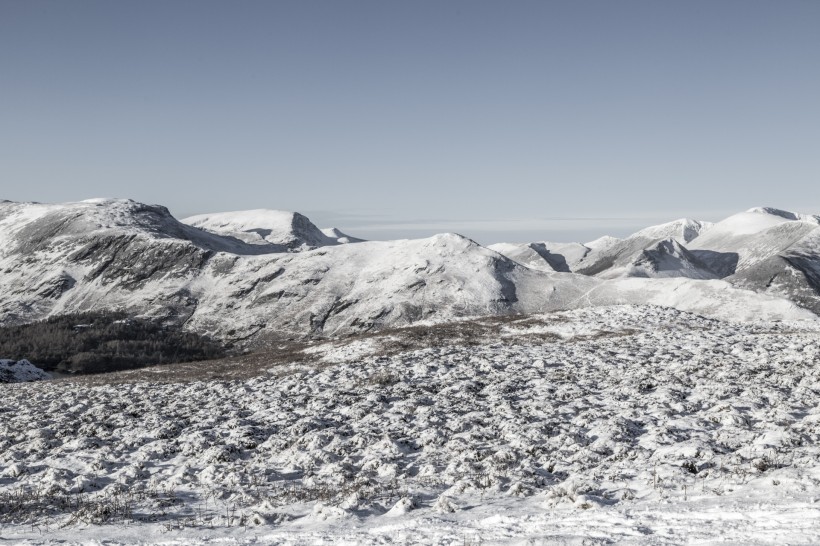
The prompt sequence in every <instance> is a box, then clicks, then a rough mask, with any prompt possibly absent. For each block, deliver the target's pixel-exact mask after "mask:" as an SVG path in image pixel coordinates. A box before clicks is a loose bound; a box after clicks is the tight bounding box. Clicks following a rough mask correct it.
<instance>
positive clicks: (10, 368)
mask: <svg viewBox="0 0 820 546" xmlns="http://www.w3.org/2000/svg"><path fill="white" fill-rule="evenodd" d="M49 377H50V376H49V375H48V374H47V373H46V372H44V371H43V370H41V369H40V368H38V367H37V366H35V365H34V364H32V363H31V362H29V361H28V360H4V359H0V383H26V382H28V381H42V380H44V379H49Z"/></svg>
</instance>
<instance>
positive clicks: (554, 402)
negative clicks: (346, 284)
mask: <svg viewBox="0 0 820 546" xmlns="http://www.w3.org/2000/svg"><path fill="white" fill-rule="evenodd" d="M282 352H283V355H285V356H286V357H285V356H283V355H280V356H279V357H275V356H271V358H270V362H271V364H270V365H268V366H265V365H264V362H265V360H266V359H265V358H262V357H259V356H253V357H248V358H249V359H251V360H252V361H253V363H254V365H253V367H252V369H254V370H255V373H254V374H250V375H251V376H239V377H237V376H232V375H231V374H224V375H223V374H222V372H220V374H218V375H223V378H222V379H218V378H215V373H214V366H216V367H218V368H219V369H220V370H224V369H225V367H226V365H227V364H226V363H225V362H221V363H218V364H208V363H202V364H201V369H199V370H198V369H197V368H196V366H194V367H191V366H190V365H189V368H188V369H187V372H186V374H185V375H184V377H183V376H180V375H178V374H175V373H174V372H172V371H170V370H171V368H157V369H153V370H143V371H141V372H138V373H137V372H129V373H126V374H114V375H109V376H99V377H95V378H77V379H70V380H61V381H50V382H38V383H27V384H15V385H4V386H3V387H2V389H3V397H2V401H0V412H2V415H3V416H4V418H3V419H2V421H0V537H2V541H0V543H4V542H5V543H16V542H29V543H40V542H51V541H54V542H56V541H60V542H61V543H66V542H68V543H71V542H81V543H86V542H90V541H95V540H96V541H100V542H105V543H106V544H116V543H135V542H146V543H167V544H183V543H185V544H188V543H196V542H201V543H220V544H234V543H243V544H244V543H250V544H252V543H259V544H262V543H265V544H267V543H292V544H304V543H309V544H313V543H344V542H347V543H397V544H413V543H418V544H429V543H441V544H481V543H485V544H496V543H503V544H520V543H523V544H539V543H548V544H552V543H570V544H574V543H578V544H581V543H584V544H589V543H592V544H597V543H608V542H618V543H640V544H644V543H648V544H677V543H687V542H694V543H704V542H717V541H719V542H729V543H737V544H749V543H778V544H783V543H792V544H803V543H805V544H809V543H817V542H820V445H818V440H820V407H818V395H819V394H820V328H818V326H817V324H816V323H799V324H798V323H756V324H733V323H727V322H720V321H715V320H710V319H705V318H703V317H699V316H697V315H692V314H687V313H682V312H679V311H674V310H670V309H665V308H658V307H635V306H621V307H608V308H590V309H583V310H577V311H571V312H562V313H553V314H548V315H539V316H519V317H507V318H498V317H496V318H487V319H477V320H465V321H461V322H456V323H450V324H440V325H433V324H429V325H417V326H415V327H412V328H408V329H404V330H394V331H391V332H385V333H383V334H378V335H372V336H368V337H363V338H355V339H351V340H336V341H328V342H324V343H314V344H311V345H307V346H305V347H304V348H300V349H299V350H296V349H295V348H294V347H285V348H283V349H282ZM232 377H233V378H232Z"/></svg>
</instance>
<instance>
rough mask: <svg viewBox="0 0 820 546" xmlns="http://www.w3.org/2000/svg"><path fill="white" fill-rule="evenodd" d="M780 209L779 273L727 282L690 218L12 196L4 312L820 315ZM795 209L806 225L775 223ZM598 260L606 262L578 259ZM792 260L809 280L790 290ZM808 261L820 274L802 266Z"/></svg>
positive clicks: (291, 332) (220, 332) (238, 323)
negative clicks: (568, 217) (536, 239)
mask: <svg viewBox="0 0 820 546" xmlns="http://www.w3.org/2000/svg"><path fill="white" fill-rule="evenodd" d="M754 214H769V213H754ZM780 218H781V220H782V221H779V222H777V223H776V225H772V226H769V228H767V229H775V230H777V229H779V230H781V231H783V230H785V231H786V232H788V237H786V235H783V236H784V237H786V238H787V239H789V240H792V239H794V240H793V241H792V242H791V243H790V244H788V245H785V243H784V242H783V241H785V240H786V239H782V240H781V239H777V237H774V235H775V234H776V233H780V231H777V232H772V233H773V235H772V237H774V239H772V240H773V241H776V242H777V244H775V243H774V242H773V243H772V245H774V246H772V249H771V251H769V250H767V251H766V252H763V254H765V255H770V257H771V258H772V260H774V261H769V262H766V260H762V261H761V260H758V262H756V263H759V267H760V268H763V267H764V265H765V266H766V267H772V268H774V270H776V271H779V272H775V273H774V275H775V279H774V281H773V283H771V284H770V285H769V286H761V285H760V282H759V280H758V278H757V277H755V276H752V277H744V278H741V277H740V276H738V275H740V272H741V270H739V269H738V270H737V271H734V272H733V273H732V274H731V275H729V276H727V277H726V279H725V281H722V280H708V279H711V278H713V277H716V276H719V275H718V274H716V273H714V270H715V269H716V268H717V267H718V265H720V264H723V263H724V262H725V261H726V258H725V255H726V254H727V253H731V252H733V250H731V245H729V247H726V246H725V245H724V246H720V245H717V244H715V245H707V246H711V247H712V249H706V248H705V247H701V246H698V247H697V250H694V248H695V246H694V245H695V243H698V242H700V241H702V239H701V238H702V237H705V236H707V235H710V234H711V233H713V232H715V231H714V230H718V229H723V228H720V224H718V225H717V226H715V227H714V228H711V229H709V228H708V225H707V224H705V223H702V222H694V221H678V222H673V223H670V224H664V225H663V226H654V227H653V228H649V229H648V230H642V231H641V232H638V233H636V234H634V235H633V236H630V237H628V238H626V239H623V240H613V239H605V240H600V241H598V242H594V244H593V243H590V245H580V244H554V243H532V244H529V245H518V246H516V245H512V246H510V247H499V246H496V245H494V247H493V249H490V248H485V247H482V246H481V245H479V244H477V243H476V242H474V241H472V240H470V239H468V238H465V237H462V236H460V235H455V234H442V235H436V236H434V237H430V238H427V239H417V240H402V241H371V242H357V243H356V244H342V243H345V242H348V243H349V242H353V241H356V240H357V239H355V238H352V237H349V236H347V235H345V234H343V233H341V232H338V231H332V230H328V231H322V230H320V229H319V228H317V227H316V226H315V225H313V223H311V222H310V220H308V219H307V218H306V217H304V216H302V215H300V214H298V213H286V212H281V211H268V210H261V211H250V212H234V213H224V214H209V215H202V216H197V217H193V218H189V219H186V221H185V222H180V221H178V220H176V219H175V218H174V217H173V216H172V215H171V214H170V213H169V212H168V210H167V209H166V208H164V207H161V206H156V205H144V204H141V203H137V202H134V201H130V200H90V201H83V202H79V203H65V204H57V205H44V204H37V203H12V202H0V271H2V275H0V325H11V324H20V323H25V322H31V321H34V320H38V319H41V318H44V317H49V316H55V315H61V314H68V313H78V312H88V311H106V310H119V311H124V312H126V313H128V314H130V315H135V316H140V317H145V318H150V319H154V320H160V321H167V322H168V323H169V324H174V325H178V326H183V327H184V328H185V329H187V330H190V331H195V332H197V333H199V334H205V335H210V336H212V337H214V338H216V339H218V340H221V341H224V342H226V343H233V344H236V345H240V346H242V345H254V344H261V343H265V342H267V341H271V340H276V339H283V338H302V337H327V336H336V335H347V334H351V333H355V332H361V331H367V330H370V329H374V328H382V327H387V326H400V325H406V324H412V323H415V322H418V321H421V320H448V319H452V318H453V317H461V316H473V315H488V314H509V313H534V312H543V311H550V310H558V309H571V308H576V307H586V306H596V305H609V304H620V303H630V304H633V303H637V304H654V305H666V306H672V307H676V308H678V309H681V310H684V311H693V312H698V313H702V314H707V315H710V316H716V317H722V318H730V319H737V320H743V319H753V318H771V319H802V318H813V317H815V315H813V314H811V313H809V312H808V311H805V310H802V309H800V308H799V307H798V306H797V305H795V304H794V303H793V301H795V302H797V303H799V304H800V305H803V306H805V307H808V308H810V309H815V307H813V305H814V304H813V303H812V302H813V301H814V300H812V297H814V296H812V294H815V295H816V279H817V278H818V277H820V270H819V269H818V268H817V267H816V265H817V264H816V260H817V246H818V241H817V239H816V237H814V236H813V235H812V236H810V235H811V234H812V233H813V231H812V230H813V229H814V228H816V227H817V225H816V224H813V223H812V221H811V220H810V219H805V218H803V219H797V220H789V219H787V218H782V217H780ZM786 223H790V224H792V223H799V224H800V226H798V227H797V228H788V229H786V228H784V227H779V226H781V224H786ZM804 226H808V227H804ZM812 226H813V227H812ZM809 227H811V229H809ZM801 230H805V233H803V232H802V231H801ZM798 231H800V232H801V233H802V236H801V237H799V238H798V237H797V232H798ZM717 233H719V231H717ZM755 233H757V234H761V233H762V232H761V231H760V230H758V231H756V232H755ZM697 234H700V235H697ZM337 235H338V237H337ZM739 235H740V233H738V236H739ZM743 235H744V236H747V235H753V234H749V233H744V234H743ZM710 236H711V235H710ZM693 237H694V238H693ZM766 237H769V236H768V235H766ZM720 240H721V241H722V240H723V239H720ZM743 240H744V241H745V239H743ZM765 240H766V241H768V240H769V239H768V238H766V239H765ZM738 241H740V239H738ZM744 244H745V243H744ZM751 244H752V243H751V242H749V245H751ZM784 245H785V246H784ZM714 248H717V250H714ZM744 248H745V247H744ZM494 249H495V250H494ZM496 250H498V252H497V251H496ZM516 252H518V254H516ZM734 252H737V253H738V254H739V255H740V254H743V255H744V256H745V255H751V250H750V249H746V250H740V249H735V250H734ZM761 252H762V251H761ZM505 253H506V255H505ZM767 253H768V254H767ZM729 261H731V260H729ZM764 262H765V263H764ZM738 263H743V264H746V263H747V262H746V261H740V260H739V261H738ZM749 263H751V262H749ZM716 264H717V265H716ZM590 268H591V270H594V271H597V273H596V274H594V275H593V274H592V273H588V274H587V275H582V274H575V273H571V271H585V270H587V271H589V270H590ZM778 268H780V269H778ZM789 268H791V269H789ZM747 270H748V271H753V270H752V269H749V268H747ZM754 271H763V269H759V270H754ZM766 271H768V269H767V270H766ZM788 271H792V272H793V273H788V274H789V275H795V278H797V277H796V276H797V274H798V273H799V275H800V279H802V280H800V282H797V284H795V285H794V286H792V285H789V286H788V287H787V288H788V289H786V288H782V289H781V288H779V287H781V286H785V284H783V283H784V282H785V279H786V278H787V275H786V272H788ZM811 275H813V277H811V278H812V279H815V280H813V281H808V280H805V279H808V278H809V277H810V276H811ZM607 276H611V277H612V278H611V279H606V278H604V277H607ZM665 277H677V278H665ZM801 283H802V284H801ZM811 283H815V284H811ZM790 298H791V299H790ZM792 299H793V301H792ZM2 356H3V355H0V357H2Z"/></svg>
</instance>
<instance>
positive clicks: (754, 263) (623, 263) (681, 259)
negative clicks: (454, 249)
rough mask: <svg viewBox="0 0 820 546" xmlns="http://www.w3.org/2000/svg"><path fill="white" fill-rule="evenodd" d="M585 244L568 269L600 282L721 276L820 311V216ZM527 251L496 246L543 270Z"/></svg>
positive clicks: (762, 214)
mask: <svg viewBox="0 0 820 546" xmlns="http://www.w3.org/2000/svg"><path fill="white" fill-rule="evenodd" d="M537 244H538V243H531V245H537ZM584 246H585V247H586V248H587V249H588V252H587V253H586V254H585V255H584V256H583V257H582V258H581V259H580V260H578V261H577V262H576V263H575V264H574V265H573V266H572V267H570V269H569V270H570V271H572V272H575V273H580V274H583V275H589V276H595V277H597V278H603V279H618V278H630V277H649V278H671V277H683V278H691V279H703V280H708V279H723V280H725V281H726V282H728V283H730V284H731V285H732V286H735V287H738V288H743V289H748V290H752V291H755V292H758V293H765V294H770V295H773V296H777V297H783V298H787V299H789V300H791V301H794V302H796V303H798V304H799V305H801V306H802V307H805V308H806V309H810V310H812V311H813V312H815V313H820V216H813V215H807V214H799V213H795V212H789V211H784V210H779V209H775V208H768V207H758V208H753V209H750V210H748V211H746V212H742V213H739V214H735V215H733V216H730V217H729V218H726V219H725V220H723V221H721V222H718V223H716V224H711V223H709V222H700V221H696V220H689V219H681V220H676V221H674V222H670V223H667V224H661V225H658V226H651V227H649V228H646V229H643V230H641V231H638V232H636V233H634V234H632V235H630V236H629V237H627V238H625V239H615V238H612V237H602V238H601V239H598V240H596V241H593V242H590V243H587V244H586V245H584ZM527 247H528V245H527V244H526V243H524V244H501V245H493V247H492V248H494V249H496V250H498V251H499V252H501V253H502V254H505V255H506V256H508V257H510V258H511V259H513V260H515V261H518V262H519V263H522V264H523V265H526V266H528V267H531V264H533V263H535V264H536V265H538V262H537V260H535V259H534V257H532V256H529V257H527V256H524V254H523V253H522V252H521V251H520V249H523V248H527Z"/></svg>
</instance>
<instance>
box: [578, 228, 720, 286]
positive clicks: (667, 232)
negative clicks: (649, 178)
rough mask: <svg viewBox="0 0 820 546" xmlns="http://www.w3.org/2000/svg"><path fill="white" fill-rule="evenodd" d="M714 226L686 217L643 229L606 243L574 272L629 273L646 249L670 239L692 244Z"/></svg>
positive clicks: (594, 250) (590, 253)
mask: <svg viewBox="0 0 820 546" xmlns="http://www.w3.org/2000/svg"><path fill="white" fill-rule="evenodd" d="M710 227H711V224H710V223H709V222H699V221H697V220H690V219H688V218H683V219H680V220H675V221H674V222H669V223H666V224H660V225H657V226H651V227H648V228H645V229H642V230H641V231H638V232H636V233H633V234H632V235H630V236H629V237H627V238H625V239H622V240H619V241H614V242H613V241H611V240H605V241H603V244H600V245H598V246H597V247H596V248H593V249H592V251H591V252H589V253H588V254H587V255H586V256H584V258H583V259H582V260H580V262H579V263H578V265H577V266H576V268H575V269H574V271H576V272H577V273H582V274H584V275H600V274H602V273H604V272H606V271H607V270H610V269H615V270H619V271H621V272H624V271H628V270H629V268H630V266H631V265H632V264H633V262H635V261H636V260H638V259H640V257H641V255H642V253H643V251H644V250H645V249H647V248H649V247H651V246H653V245H655V244H657V243H659V242H661V241H663V240H666V239H674V240H676V241H677V242H678V243H682V244H683V243H688V242H689V241H691V240H692V239H694V238H695V237H697V236H698V235H699V234H700V233H702V232H704V231H707V230H708V229H709V228H710ZM610 276H615V275H614V274H610Z"/></svg>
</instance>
